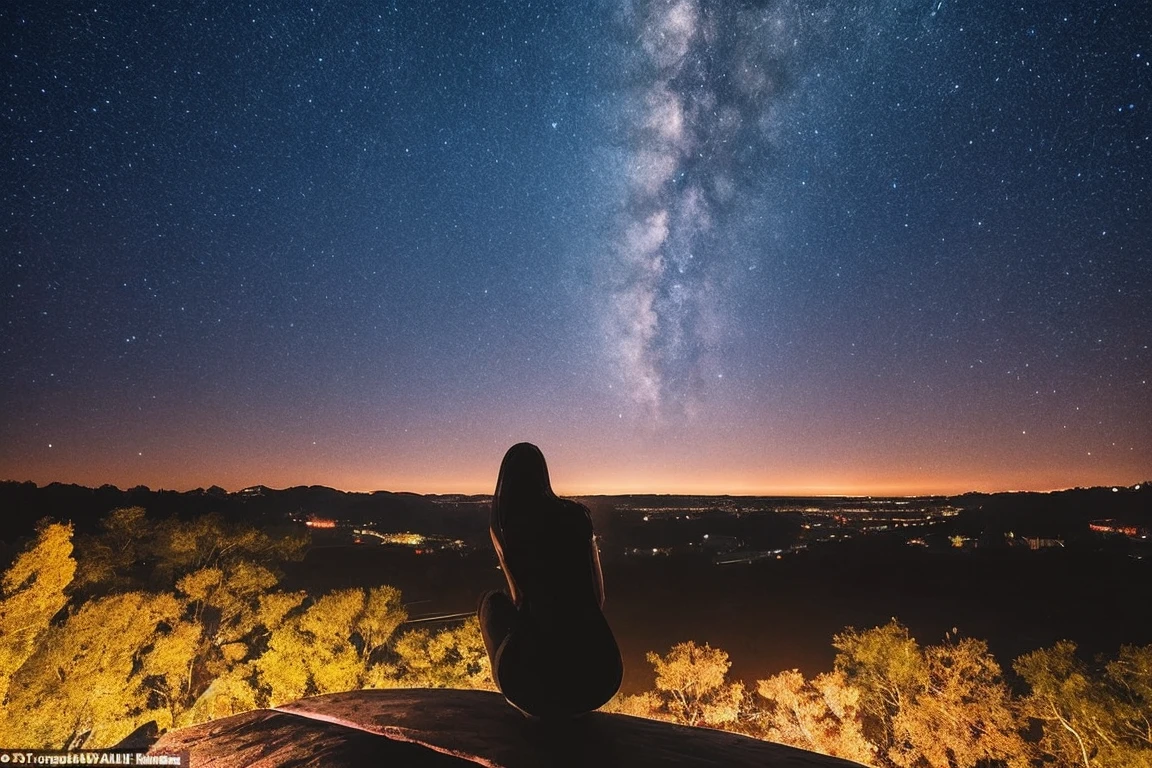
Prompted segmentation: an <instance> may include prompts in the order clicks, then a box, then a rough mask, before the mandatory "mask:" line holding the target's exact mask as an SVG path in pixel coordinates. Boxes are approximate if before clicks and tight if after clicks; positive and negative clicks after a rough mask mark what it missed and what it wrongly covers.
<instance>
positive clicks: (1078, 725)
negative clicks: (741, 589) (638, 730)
mask: <svg viewBox="0 0 1152 768" xmlns="http://www.w3.org/2000/svg"><path fill="white" fill-rule="evenodd" d="M953 632H955V630H953ZM833 646H834V647H835V648H836V650H837V651H838V653H837V655H836V659H835V663H834V666H833V670H832V671H831V672H826V673H823V674H820V675H817V676H815V677H814V678H811V679H807V678H805V677H804V676H803V675H802V674H801V673H800V672H799V671H797V670H791V671H787V672H781V673H780V674H777V675H774V676H772V677H770V678H768V679H767V680H757V681H756V683H755V685H753V686H748V685H746V684H745V683H743V682H739V681H729V680H728V679H727V673H728V669H729V666H730V662H729V661H728V654H727V653H725V652H724V651H722V650H720V649H717V648H711V647H710V646H708V645H703V646H700V645H697V644H696V643H693V642H685V643H680V644H679V645H676V646H674V647H673V648H672V649H671V650H670V651H669V652H668V653H667V654H666V655H663V656H661V655H659V654H656V653H649V654H648V661H649V662H650V663H651V664H652V665H653V666H654V667H655V671H656V681H655V688H654V689H653V690H651V691H647V692H644V693H641V694H637V695H632V696H625V697H619V698H617V699H615V700H614V701H613V702H611V703H610V706H609V707H608V708H609V709H611V710H612V711H616V712H621V713H624V714H631V715H639V716H642V717H653V718H658V719H662V720H669V721H673V722H677V723H683V724H686V725H702V726H708V727H713V728H720V729H724V730H730V731H735V732H737V733H743V734H746V735H749V736H755V737H758V738H763V739H768V740H770V741H775V742H780V743H783V744H789V745H792V746H796V747H801V748H803V749H809V750H812V751H815V752H821V753H823V754H826V755H832V756H835V757H843V758H847V759H849V760H855V761H857V762H860V763H863V764H865V765H872V766H880V767H882V768H978V767H988V768H990V767H992V766H1005V767H1007V768H1025V767H1026V766H1048V767H1051V768H1075V767H1076V766H1083V767H1084V768H1150V766H1152V645H1149V646H1144V647H1132V646H1126V647H1123V648H1121V649H1120V652H1119V654H1118V655H1117V656H1116V658H1114V659H1111V660H1108V659H1097V660H1096V661H1095V662H1094V663H1092V664H1089V663H1086V662H1085V661H1084V660H1082V659H1080V658H1079V657H1078V656H1077V655H1076V645H1075V644H1074V643H1071V642H1067V641H1062V642H1059V643H1057V644H1056V645H1055V646H1053V647H1051V648H1045V649H1042V650H1037V651H1033V652H1031V653H1028V654H1025V655H1024V656H1021V657H1020V658H1019V659H1017V660H1016V662H1015V664H1013V668H1014V670H1015V672H1016V673H1017V675H1019V677H1020V679H1021V682H1022V683H1023V684H1024V685H1025V686H1026V687H1027V690H1028V692H1027V693H1026V694H1024V695H1015V694H1014V693H1013V691H1012V690H1011V688H1010V687H1009V685H1008V684H1007V682H1006V681H1005V679H1004V675H1003V672H1002V670H1001V668H1000V666H999V664H998V663H997V662H996V659H995V658H994V657H993V656H992V655H991V654H990V653H989V652H988V646H987V644H986V643H984V642H983V641H982V640H976V639H973V638H958V637H953V636H952V633H949V635H948V636H946V637H945V640H944V642H943V643H941V644H940V645H929V646H921V645H920V644H919V643H917V642H916V640H915V639H914V638H912V637H911V635H910V634H909V632H908V630H907V628H905V627H904V626H902V625H901V624H900V623H899V622H897V621H896V620H895V619H893V620H892V621H891V622H890V623H888V624H886V625H884V626H882V627H876V628H873V629H868V630H864V631H859V630H856V629H852V628H849V629H846V630H845V631H844V632H842V633H840V634H838V635H836V637H835V639H834V640H833Z"/></svg>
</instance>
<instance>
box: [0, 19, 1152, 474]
mask: <svg viewBox="0 0 1152 768" xmlns="http://www.w3.org/2000/svg"><path fill="white" fill-rule="evenodd" d="M0 54H2V56H3V68H2V71H0V77H2V81H3V89H4V90H3V100H2V102H0V109H2V113H0V115H2V122H0V130H2V136H3V140H4V141H3V147H4V152H3V157H2V159H0V160H2V166H0V198H2V200H3V208H2V209H0V217H2V218H0V254H2V256H0V323H2V327H3V334H2V336H0V479H3V478H6V479H12V480H34V481H36V482H38V483H47V482H51V481H64V482H78V483H83V484H88V485H99V484H102V483H113V484H116V485H119V486H121V487H128V486H132V485H136V484H141V483H142V484H147V485H149V486H151V487H153V488H174V489H188V488H195V487H197V486H208V485H211V484H218V485H222V486H224V487H226V488H228V489H230V490H235V489H238V488H241V487H244V486H248V485H253V484H257V483H263V484H265V485H270V486H275V487H282V486H288V485H298V484H312V483H318V484H325V485H330V486H334V487H338V488H344V489H348V490H368V489H389V490H412V491H419V492H436V491H440V492H490V491H491V489H492V487H493V485H494V483H495V477H496V470H497V468H498V466H499V461H500V458H501V456H502V455H503V452H504V451H505V450H506V449H507V448H508V446H510V445H511V444H512V443H514V442H517V441H520V440H529V441H532V442H535V443H537V444H538V445H540V446H541V448H542V449H543V450H544V453H545V455H546V456H547V457H548V458H549V461H550V464H551V466H552V474H553V480H554V483H555V485H556V487H557V489H558V490H559V491H560V492H566V493H600V492H629V491H652V492H661V491H664V492H712V493H735V494H740V493H877V494H884V493H921V492H949V493H950V492H961V491H966V490H974V489H977V490H1001V489H1037V490H1047V489H1052V488H1064V487H1071V486H1076V485H1100V484H1108V485H1112V484H1116V485H1120V484H1124V485H1128V484H1133V483H1137V482H1141V481H1144V480H1148V479H1149V478H1152V386H1150V383H1149V381H1150V379H1152V351H1150V349H1149V345H1150V344H1152V210H1150V208H1152V206H1150V201H1149V194H1150V192H1152V118H1150V115H1152V3H1150V2H1115V3H1114V2H1088V1H1077V2H1050V1H1049V0H1044V1H1039V0H1036V1H1030V2H1023V3H1014V4H1009V3H1005V2H1002V1H1001V0H975V1H974V2H957V1H954V0H932V1H931V2H924V1H917V2H908V1H905V0H890V1H889V2H875V1H874V0H873V1H868V0H865V1H864V2H854V3H853V2H828V3H824V4H822V3H820V2H806V1H804V0H781V1H778V2H776V1H769V2H754V1H753V0H746V1H745V2H713V1H709V0H676V1H675V2H634V3H629V2H622V3H604V2H597V3H595V4H593V3H580V2H575V3H574V2H544V3H541V2H527V0H523V1H521V0H516V1H514V2H505V3H501V2H483V3H467V2H458V1H457V0H420V2H412V1H411V0H392V1H391V2H387V1H381V2H371V3H368V2H359V1H358V0H350V1H348V2H316V3H312V4H309V3H307V2H301V3H288V2H283V3H266V2H251V3H249V2H244V3H233V2H219V3H216V2H210V3H158V4H156V5H152V6H149V5H148V4H146V3H137V2H123V3H114V4H109V3H106V2H98V1H94V2H91V3H87V4H78V3H73V2H43V0H37V1H36V2H20V1H18V2H7V3H4V5H3V8H2V9H0Z"/></svg>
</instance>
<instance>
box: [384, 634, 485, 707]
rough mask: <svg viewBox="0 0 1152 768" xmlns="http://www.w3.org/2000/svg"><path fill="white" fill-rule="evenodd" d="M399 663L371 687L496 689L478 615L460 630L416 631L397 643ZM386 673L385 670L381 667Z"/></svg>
mask: <svg viewBox="0 0 1152 768" xmlns="http://www.w3.org/2000/svg"><path fill="white" fill-rule="evenodd" d="M394 651H395V654H396V657H397V659H398V661H397V663H396V664H395V665H394V666H392V667H391V668H390V669H388V670H387V674H386V676H385V677H383V678H381V679H378V680H374V681H372V682H373V685H371V686H370V687H379V688H385V687H392V686H394V685H403V686H406V687H413V688H483V689H487V690H495V685H494V684H493V683H492V667H491V664H490V662H489V661H488V653H487V651H485V650H484V639H483V637H482V636H481V634H480V622H479V621H478V620H477V619H476V617H475V616H473V617H471V618H469V619H468V620H467V621H465V622H464V623H463V624H461V625H460V626H459V627H450V628H447V629H441V630H440V631H438V632H429V631H428V630H426V629H414V630H410V631H408V632H405V633H404V634H403V635H401V636H400V637H399V638H398V639H397V640H396V643H395V647H394ZM380 670H381V672H384V671H385V670H384V668H383V667H381V668H380Z"/></svg>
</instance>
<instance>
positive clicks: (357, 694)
mask: <svg viewBox="0 0 1152 768" xmlns="http://www.w3.org/2000/svg"><path fill="white" fill-rule="evenodd" d="M178 752H188V753H189V755H190V756H191V765H192V766H196V767H197V768H199V767H200V766H204V767H206V768H207V767H211V768H241V766H245V767H247V766H252V767H253V768H287V767H288V766H291V767H292V768H304V767H305V766H327V767H329V768H344V766H361V765H369V764H371V765H405V766H419V767H423V766H429V767H432V768H438V767H439V766H445V767H447V766H466V765H476V764H479V765H486V766H505V767H506V768H530V767H533V768H534V767H535V766H572V767H573V768H575V767H577V766H595V768H612V766H628V768H633V766H657V765H679V766H758V767H760V768H851V767H852V766H856V763H850V762H847V761H844V760H839V759H836V758H832V757H825V756H823V755H818V754H815V753H813V752H805V751H803V750H799V749H793V748H791V747H785V746H782V745H780V744H773V743H770V742H766V741H760V740H758V739H751V738H748V737H745V736H738V735H736V734H732V733H725V732H723V731H715V730H710V729H706V728H688V727H686V726H681V725H673V724H671V723H664V722H658V721H655V720H645V719H642V718H636V717H628V716H626V715H614V714H607V713H603V712H593V713H591V714H589V715H585V716H584V717H581V718H578V719H576V720H571V721H565V722H563V723H547V722H540V721H536V720H530V719H528V718H526V717H524V716H523V715H521V714H520V713H519V712H517V711H516V710H515V709H513V708H512V707H510V706H509V705H508V704H507V703H506V702H505V701H504V698H503V697H502V696H501V695H500V694H498V693H492V692H489V691H457V690H443V689H439V690H437V689H423V688H421V689H399V690H383V691H349V692H347V693H335V694H330V695H327V696H317V697H314V698H309V699H301V700H299V701H295V702H293V703H291V704H286V705H284V706H282V707H278V708H277V709H271V710H269V709H265V710H256V711H254V712H245V713H243V714H240V715H234V716H233V717H228V718H224V719H221V720H214V721H212V722H210V723H205V724H203V725H196V726H192V727H190V728H184V729H181V730H178V731H173V732H171V733H168V734H166V735H165V736H163V737H162V738H161V739H160V740H159V741H158V742H157V743H156V744H155V745H154V746H153V747H152V749H151V753H152V754H165V753H166V754H172V753H178Z"/></svg>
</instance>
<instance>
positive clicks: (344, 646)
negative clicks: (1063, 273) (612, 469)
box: [0, 507, 492, 748]
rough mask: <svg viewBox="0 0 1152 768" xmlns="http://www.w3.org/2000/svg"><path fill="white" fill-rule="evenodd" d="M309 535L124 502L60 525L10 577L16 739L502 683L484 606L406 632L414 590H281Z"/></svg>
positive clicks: (56, 741) (33, 740) (75, 735)
mask: <svg viewBox="0 0 1152 768" xmlns="http://www.w3.org/2000/svg"><path fill="white" fill-rule="evenodd" d="M307 543H308V542H307V539H306V538H302V537H298V536H297V537H294V536H291V535H288V536H280V537H273V536H269V535H268V534H266V533H264V532H261V531H258V530H256V529H255V528H252V527H249V526H245V525H241V524H236V523H229V522H226V521H225V520H223V519H222V518H221V517H219V516H216V515H207V516H203V517H200V518H197V519H195V520H192V521H181V520H176V519H171V518H170V519H167V520H163V521H152V520H149V519H148V517H147V516H146V515H145V513H144V510H143V509H142V508H139V507H135V508H127V509H118V510H115V511H114V512H112V513H111V514H110V515H109V516H108V517H107V518H105V519H104V521H103V522H102V529H101V530H100V531H99V532H98V533H95V534H91V535H76V536H75V537H74V536H73V530H72V527H71V525H69V524H61V523H44V524H42V525H41V526H40V527H39V530H38V532H37V535H36V538H35V540H34V541H33V542H32V543H31V545H30V546H29V547H28V548H27V549H26V550H25V551H24V552H22V553H21V554H20V555H18V556H17V557H16V558H15V560H14V561H13V562H12V564H11V566H10V567H9V568H8V570H7V571H6V572H5V573H4V576H3V579H2V581H0V744H6V745H10V746H11V745H18V746H22V747H40V748H80V747H87V748H93V747H109V746H112V745H115V744H117V743H118V742H119V741H121V740H122V739H124V738H125V737H126V736H128V735H129V734H132V733H133V732H135V731H137V729H144V730H145V732H152V733H161V732H164V731H166V730H168V729H171V728H177V727H181V726H185V725H190V724H193V723H197V722H203V721H206V720H210V719H213V718H216V717H223V716H227V715H231V714H235V713H237V712H242V711H246V710H251V709H255V708H258V707H266V706H275V705H277V704H280V703H284V702H287V701H291V700H293V699H297V698H300V697H302V696H308V695H314V694H322V693H332V692H336V691H345V690H351V689H358V688H386V687H399V686H402V687H412V686H418V687H465V688H477V687H480V688H484V687H491V685H492V684H491V674H490V670H489V665H488V659H487V656H486V654H485V652H484V646H483V641H482V639H481V637H480V631H479V626H478V625H477V623H476V620H475V619H472V620H470V621H467V622H464V623H463V624H462V625H461V626H458V627H452V628H449V629H444V630H441V631H439V632H430V631H428V630H424V629H408V630H402V625H403V624H404V623H405V621H406V620H407V618H408V616H407V612H406V611H405V609H404V606H403V603H402V599H401V595H400V592H399V590H397V589H395V588H393V587H390V586H375V587H369V588H357V589H344V590H338V591H334V592H329V593H326V594H323V595H316V596H313V595H308V594H306V593H304V592H293V591H285V590H282V589H280V588H278V585H279V582H280V577H281V573H280V571H279V568H278V566H279V565H280V564H282V563H284V562H286V561H290V560H293V559H299V558H300V557H302V556H303V553H304V551H305V548H306V546H307Z"/></svg>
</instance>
